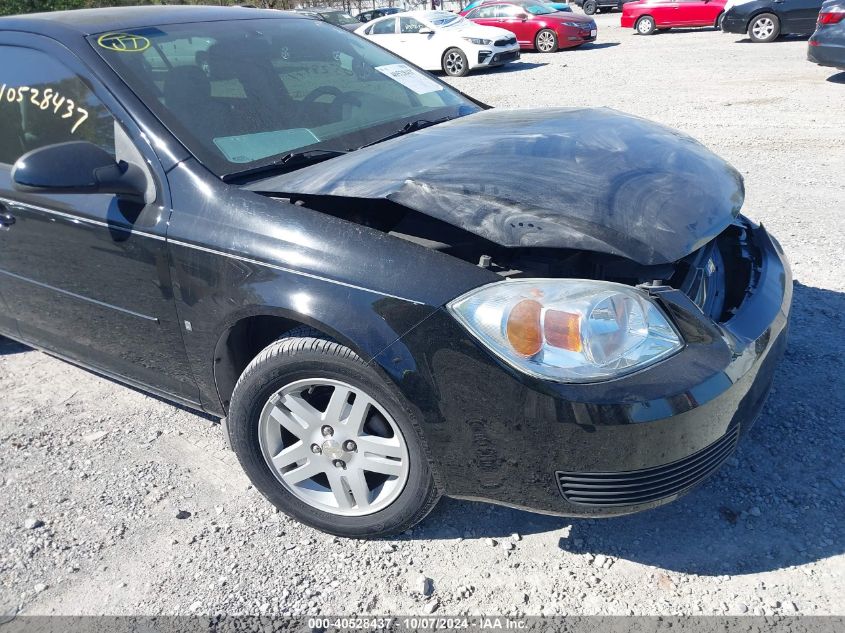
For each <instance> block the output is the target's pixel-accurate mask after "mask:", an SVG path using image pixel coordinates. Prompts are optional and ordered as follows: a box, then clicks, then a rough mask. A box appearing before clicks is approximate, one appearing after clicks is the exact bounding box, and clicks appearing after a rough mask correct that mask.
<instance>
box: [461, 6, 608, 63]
mask: <svg viewBox="0 0 845 633" xmlns="http://www.w3.org/2000/svg"><path fill="white" fill-rule="evenodd" d="M461 15H462V16H464V17H465V18H467V19H468V20H472V21H473V22H477V23H478V24H484V25H485V26H498V27H499V28H502V29H507V30H508V31H510V32H511V33H513V34H514V35H516V39H517V41H518V42H519V46H520V48H533V49H536V50H537V51H539V52H541V53H553V52H555V51H556V50H557V49H559V48H574V47H575V46H581V44H584V43H585V42H592V41H593V40H595V39H596V35H597V34H598V31H597V29H596V23H595V21H594V20H593V19H592V18H589V17H587V16H585V15H577V14H573V13H563V12H561V11H557V10H555V8H554V7H551V6H549V5H547V4H544V3H542V2H530V1H528V0H517V1H515V2H486V3H484V4H482V5H481V6H477V7H475V8H473V9H469V10H467V11H462V12H461Z"/></svg>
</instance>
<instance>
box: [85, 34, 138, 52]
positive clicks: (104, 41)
mask: <svg viewBox="0 0 845 633" xmlns="http://www.w3.org/2000/svg"><path fill="white" fill-rule="evenodd" d="M97 44H98V45H99V46H100V48H105V49H107V50H110V51H117V52H118V53H141V52H143V51H145V50H147V49H148V48H149V47H150V40H148V39H147V38H146V37H144V36H143V35H132V34H131V33H104V34H103V35H101V36H100V37H98V38H97Z"/></svg>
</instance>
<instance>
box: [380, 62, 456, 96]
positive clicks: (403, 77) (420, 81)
mask: <svg viewBox="0 0 845 633" xmlns="http://www.w3.org/2000/svg"><path fill="white" fill-rule="evenodd" d="M376 70H377V71H379V72H380V73H381V74H382V75H385V76H386V77H390V78H391V79H392V80H393V81H395V82H397V83H400V84H402V85H403V86H405V87H406V88H407V89H408V90H413V91H414V92H416V93H417V94H418V95H424V94H428V93H430V92H437V91H438V90H443V86H441V85H440V84H439V83H437V82H436V81H434V80H433V79H430V78H429V77H426V76H425V75H424V74H422V73H421V72H419V71H418V70H414V69H413V68H411V67H410V66H408V65H407V64H389V65H387V66H376Z"/></svg>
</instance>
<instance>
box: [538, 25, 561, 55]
mask: <svg viewBox="0 0 845 633" xmlns="http://www.w3.org/2000/svg"><path fill="white" fill-rule="evenodd" d="M557 47H558V42H557V34H556V33H555V32H554V31H552V30H551V29H541V30H540V31H538V32H537V35H535V36H534V48H535V49H537V50H538V51H539V52H541V53H554V52H556V51H557Z"/></svg>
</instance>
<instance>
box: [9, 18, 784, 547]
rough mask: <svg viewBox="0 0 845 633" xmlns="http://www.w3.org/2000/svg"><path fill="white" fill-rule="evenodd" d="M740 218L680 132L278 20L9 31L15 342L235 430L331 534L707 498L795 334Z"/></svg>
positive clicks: (774, 275) (261, 471)
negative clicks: (476, 511)
mask: <svg viewBox="0 0 845 633" xmlns="http://www.w3.org/2000/svg"><path fill="white" fill-rule="evenodd" d="M285 48H287V49H288V50H289V51H296V53H297V54H296V55H295V57H296V61H295V62H294V61H290V60H289V59H288V58H287V57H285V56H284V55H283V54H282V52H281V51H282V50H284V49H285ZM743 197H744V190H743V181H742V178H741V176H740V175H739V173H737V172H736V171H735V170H734V169H733V168H732V167H731V166H730V165H728V164H727V163H725V162H724V161H722V160H721V159H720V158H718V157H717V156H715V155H714V154H712V153H711V152H709V151H708V150H707V149H706V148H705V147H703V146H702V145H700V144H699V143H698V142H696V141H694V140H692V139H691V138H689V137H686V136H684V135H682V134H680V133H678V132H676V131H674V130H671V129H669V128H666V127H663V126H661V125H656V124H654V123H650V122H648V121H644V120H642V119H639V118H636V117H632V116H628V115H625V114H621V113H619V112H615V111H613V110H608V109H590V108H548V109H535V110H493V109H489V108H488V107H486V106H484V105H482V104H480V103H479V102H477V101H475V100H473V99H470V98H468V97H466V96H464V95H463V94H461V93H459V92H457V91H455V90H454V89H452V88H450V87H449V86H448V85H447V84H445V83H444V82H442V81H440V80H438V79H436V78H434V77H431V76H430V75H428V74H426V73H423V72H422V71H419V70H417V69H416V68H414V67H412V66H410V65H409V64H408V63H407V62H404V61H403V60H402V59H400V58H398V57H395V56H394V55H392V54H391V53H388V52H387V51H385V50H384V49H381V48H379V47H377V46H375V45H374V44H371V43H370V42H368V41H366V40H364V39H363V38H359V37H357V36H356V35H354V34H351V33H349V32H347V31H345V30H343V29H340V28H337V27H335V26H332V25H331V24H328V23H326V22H323V21H318V20H314V19H310V18H306V17H302V16H297V15H296V14H293V13H285V12H277V11H259V10H255V11H244V10H238V9H234V8H228V9H227V8H210V7H205V8H197V7H177V6H167V7H136V8H123V9H99V10H80V11H73V12H67V13H61V12H57V13H52V14H42V15H32V16H26V17H12V18H2V19H0V229H2V230H0V333H2V334H3V335H5V336H8V337H11V338H13V339H16V340H18V341H21V342H23V343H25V344H27V345H31V346H33V347H36V348H39V349H42V350H45V351H47V352H48V353H50V354H54V355H56V356H58V357H60V358H64V359H67V360H68V361H70V362H72V363H75V364H77V365H81V366H83V367H86V368H89V369H91V370H93V371H95V372H98V373H100V374H103V375H105V376H107V377H110V378H113V379H115V380H118V381H121V382H124V383H126V384H129V385H132V386H135V387H138V388H140V389H143V390H145V391H148V392H151V393H154V394H157V395H159V396H160V397H162V398H165V399H167V400H170V401H173V402H176V403H180V404H182V405H185V406H187V407H190V408H192V409H196V410H198V411H205V412H207V413H209V414H212V415H214V416H219V417H221V418H225V420H226V429H227V431H226V432H227V437H228V438H229V439H230V442H231V445H232V447H233V448H234V450H235V452H236V453H237V456H238V458H239V460H240V463H241V464H242V466H243V468H244V469H245V471H246V472H247V474H248V475H249V477H250V478H251V480H252V481H253V483H254V484H255V486H256V488H257V489H258V490H260V491H261V492H262V493H263V494H264V495H265V496H266V497H267V498H268V499H269V500H270V501H271V502H272V503H274V504H275V505H276V506H277V507H279V508H281V509H282V510H283V511H284V512H287V513H289V514H290V515H292V516H294V517H296V518H297V519H299V520H300V521H303V522H305V523H307V524H309V525H313V526H316V527H317V528H319V529H322V530H326V531H328V532H332V533H335V534H343V535H348V536H374V535H380V534H387V533H392V532H396V531H401V530H404V529H407V528H408V527H409V526H411V525H413V524H414V523H416V522H417V521H419V520H421V519H422V518H423V517H425V516H426V514H427V513H428V512H429V511H430V510H431V509H432V507H433V506H434V504H435V503H436V502H437V499H438V498H439V497H440V496H441V495H449V496H453V497H462V498H473V499H485V500H488V501H492V502H496V503H501V504H505V505H509V506H516V507H524V508H529V509H534V510H540V511H543V512H549V513H557V514H563V515H590V516H609V515H617V514H622V513H627V512H633V511H637V510H644V509H647V508H653V507H656V506H659V505H662V504H664V503H667V502H669V501H672V500H673V499H676V498H678V497H679V496H680V495H682V494H684V493H686V492H688V491H689V490H690V489H691V488H692V487H694V486H695V485H696V484H699V483H700V482H702V481H703V480H704V479H706V478H707V477H708V476H709V475H710V474H712V473H713V472H714V471H715V470H716V469H717V468H718V467H719V466H720V465H721V464H722V463H723V462H724V461H725V460H726V459H727V458H728V456H729V455H730V454H731V453H732V451H733V450H734V447H735V446H736V443H737V441H738V438H739V436H740V434H742V433H743V432H745V431H747V430H748V429H749V427H750V426H751V425H752V423H753V422H754V420H755V418H756V417H757V415H758V413H759V412H760V410H761V407H762V406H763V402H764V400H765V398H766V394H767V392H768V389H769V386H770V384H771V381H772V374H773V372H774V369H775V366H776V364H777V361H778V359H779V358H780V356H781V354H782V353H783V350H784V346H785V344H786V331H787V320H788V314H789V308H790V301H791V297H792V280H791V274H790V269H789V266H788V264H787V261H786V258H785V257H784V254H783V252H782V251H781V248H780V246H779V245H778V243H777V242H776V241H775V240H774V238H772V237H771V236H770V235H769V234H768V233H767V232H766V230H765V229H763V227H761V226H758V225H755V224H754V223H752V222H751V221H750V220H748V219H746V218H744V217H743V216H742V215H740V213H739V212H740V208H741V206H742V203H743Z"/></svg>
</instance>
